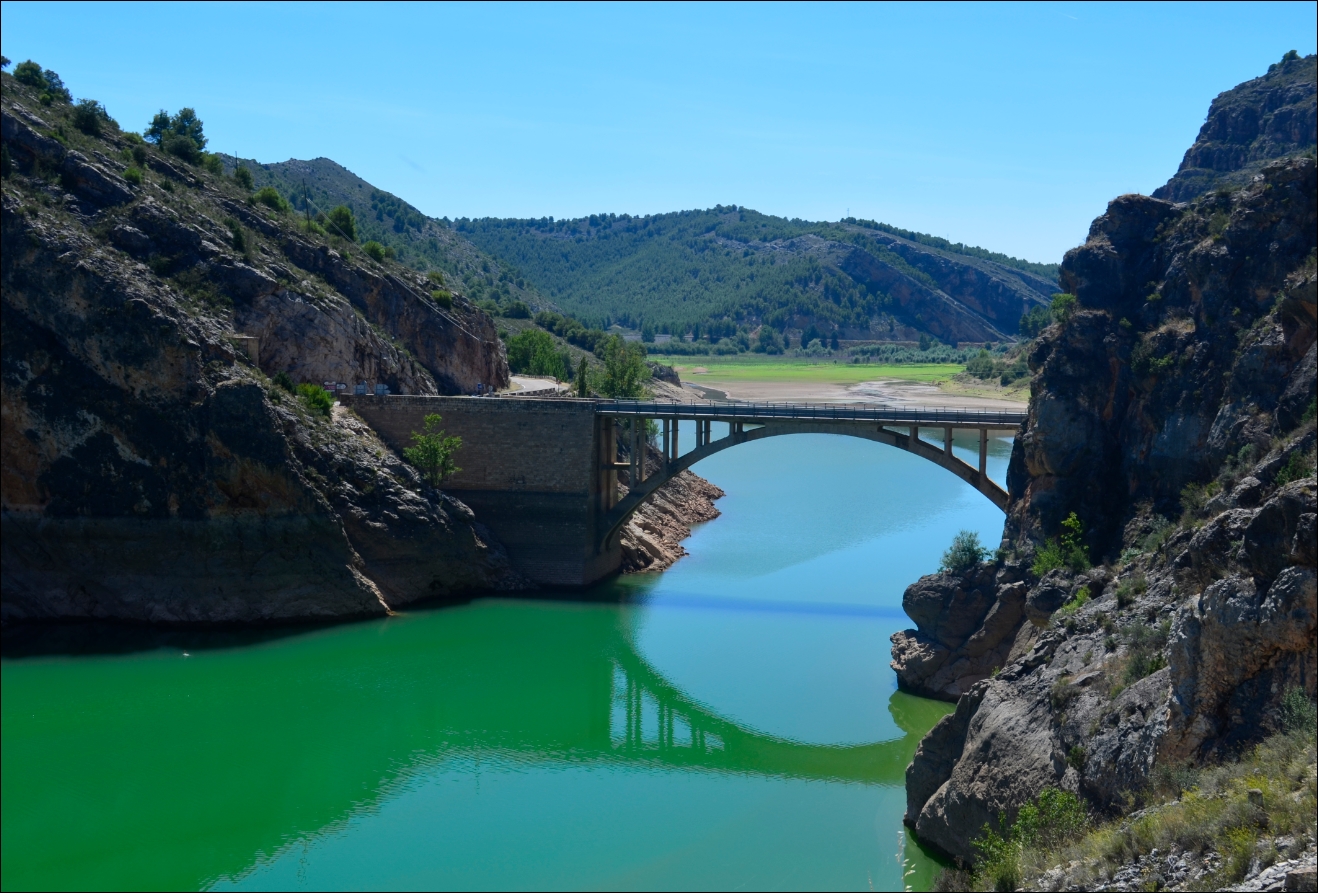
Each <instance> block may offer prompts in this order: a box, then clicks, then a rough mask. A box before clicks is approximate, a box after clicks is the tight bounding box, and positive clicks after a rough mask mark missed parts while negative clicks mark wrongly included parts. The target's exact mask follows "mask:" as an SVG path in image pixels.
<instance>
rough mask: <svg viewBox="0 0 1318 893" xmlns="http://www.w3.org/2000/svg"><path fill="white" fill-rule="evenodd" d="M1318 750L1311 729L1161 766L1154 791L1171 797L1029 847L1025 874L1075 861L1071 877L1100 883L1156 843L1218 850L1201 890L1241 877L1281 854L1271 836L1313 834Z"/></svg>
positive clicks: (1192, 849) (1199, 850)
mask: <svg viewBox="0 0 1318 893" xmlns="http://www.w3.org/2000/svg"><path fill="white" fill-rule="evenodd" d="M1316 757H1318V752H1316V751H1315V736H1314V733H1313V730H1312V729H1311V728H1309V729H1302V730H1297V731H1293V732H1290V733H1287V734H1282V735H1277V736H1274V737H1273V738H1270V739H1269V740H1267V741H1265V742H1264V743H1263V744H1261V745H1259V746H1258V747H1256V748H1255V749H1254V750H1253V751H1251V752H1250V753H1249V754H1247V755H1246V756H1245V757H1244V758H1242V759H1241V760H1239V761H1238V762H1234V763H1228V764H1225V765H1222V766H1216V767H1212V768H1207V769H1201V770H1198V771H1193V772H1187V771H1184V770H1183V771H1180V772H1176V771H1169V770H1163V771H1162V772H1160V773H1159V775H1158V777H1157V778H1156V779H1155V782H1154V785H1153V790H1151V791H1150V795H1151V796H1152V798H1154V799H1164V800H1165V801H1167V802H1164V803H1162V804H1160V805H1157V806H1152V807H1149V808H1147V809H1145V810H1142V811H1141V812H1140V813H1137V814H1136V816H1135V817H1134V818H1128V819H1121V820H1118V821H1115V822H1110V823H1107V824H1103V825H1100V826H1098V827H1096V828H1094V829H1093V830H1091V831H1090V832H1089V833H1088V834H1086V835H1085V836H1083V837H1081V838H1080V839H1078V840H1077V841H1076V842H1074V843H1072V844H1070V845H1068V846H1065V847H1062V848H1060V849H1057V850H1052V851H1037V850H1034V851H1031V850H1027V851H1026V852H1024V853H1023V854H1022V860H1021V861H1022V866H1021V867H1022V869H1023V871H1022V874H1023V875H1024V876H1025V877H1032V876H1038V875H1039V874H1042V873H1043V872H1044V871H1046V870H1047V869H1049V868H1050V867H1052V866H1055V865H1066V864H1068V863H1071V862H1073V861H1074V862H1079V863H1080V864H1081V868H1079V869H1078V875H1077V874H1075V873H1073V874H1072V877H1071V880H1072V882H1073V883H1081V884H1085V883H1101V882H1103V881H1104V880H1106V879H1108V878H1110V877H1111V876H1112V874H1113V873H1115V872H1116V870H1117V869H1119V868H1120V867H1122V866H1123V865H1126V864H1129V863H1131V862H1133V861H1135V860H1136V859H1138V858H1139V857H1141V856H1144V855H1147V854H1148V853H1149V852H1150V851H1152V850H1153V849H1155V848H1156V849H1157V850H1158V851H1159V852H1163V853H1167V852H1172V851H1179V852H1188V853H1198V854H1206V853H1209V852H1216V853H1219V854H1220V855H1221V856H1222V862H1221V867H1220V868H1219V869H1218V870H1217V871H1216V872H1215V873H1213V874H1211V875H1209V876H1205V877H1204V878H1202V879H1201V884H1202V887H1203V889H1218V888H1220V887H1221V886H1222V885H1224V884H1232V883H1236V882H1238V881H1240V880H1241V879H1243V878H1244V876H1245V873H1246V871H1247V870H1248V868H1249V865H1250V863H1251V862H1252V861H1253V860H1255V859H1258V860H1259V862H1260V864H1262V865H1268V864H1271V863H1272V862H1274V861H1276V860H1277V858H1278V854H1277V852H1276V851H1275V850H1274V849H1272V845H1271V842H1270V841H1271V840H1272V839H1273V838H1276V837H1279V836H1293V837H1300V838H1308V839H1312V838H1313V836H1314V833H1315V824H1316V823H1318V819H1316V817H1318V769H1316ZM1251 792H1253V793H1252V795H1251Z"/></svg>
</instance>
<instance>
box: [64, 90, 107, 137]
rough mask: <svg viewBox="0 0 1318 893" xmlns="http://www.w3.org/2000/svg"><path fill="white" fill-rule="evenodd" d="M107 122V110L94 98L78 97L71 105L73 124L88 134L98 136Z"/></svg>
mask: <svg viewBox="0 0 1318 893" xmlns="http://www.w3.org/2000/svg"><path fill="white" fill-rule="evenodd" d="M109 123H110V114H109V112H107V111H106V110H105V106H103V105H101V104H100V103H99V102H97V101H96V100H95V99H79V100H78V102H77V104H75V105H74V106H73V126H74V127H76V128H78V129H79V130H81V131H82V132H83V133H85V134H87V135H88V136H100V135H101V133H102V131H104V130H105V128H106V126H107V125H108V124H109Z"/></svg>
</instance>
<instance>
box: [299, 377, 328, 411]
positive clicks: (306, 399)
mask: <svg viewBox="0 0 1318 893" xmlns="http://www.w3.org/2000/svg"><path fill="white" fill-rule="evenodd" d="M297 395H298V397H299V398H300V399H301V400H302V405H303V406H305V407H306V408H307V409H308V410H310V411H311V412H313V413H315V414H317V415H323V416H325V418H329V415H330V410H331V409H332V408H333V406H334V398H333V397H332V396H331V395H330V392H329V391H327V390H325V389H324V388H322V387H321V386H320V385H318V384H300V385H298V386H297Z"/></svg>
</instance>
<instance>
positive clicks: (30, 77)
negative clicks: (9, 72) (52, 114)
mask: <svg viewBox="0 0 1318 893" xmlns="http://www.w3.org/2000/svg"><path fill="white" fill-rule="evenodd" d="M14 80H16V81H18V82H19V83H20V84H26V85H27V86H29V87H35V88H37V89H38V90H42V89H45V87H46V79H45V78H44V77H42V75H41V66H40V65H38V64H37V63H35V62H33V61H32V60H31V59H28V60H27V61H26V62H20V63H18V64H17V65H15V66H14Z"/></svg>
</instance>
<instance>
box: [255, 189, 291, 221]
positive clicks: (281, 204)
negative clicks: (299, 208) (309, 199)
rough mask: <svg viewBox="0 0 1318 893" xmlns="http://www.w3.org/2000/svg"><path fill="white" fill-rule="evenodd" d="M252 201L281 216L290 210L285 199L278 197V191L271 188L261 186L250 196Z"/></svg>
mask: <svg viewBox="0 0 1318 893" xmlns="http://www.w3.org/2000/svg"><path fill="white" fill-rule="evenodd" d="M252 201H254V202H256V203H257V204H260V205H265V206H266V207H267V208H270V209H271V210H272V211H278V212H280V213H281V214H282V213H284V212H286V211H288V210H290V209H291V206H290V205H289V204H288V201H287V199H285V198H284V197H283V196H282V195H280V194H279V190H277V189H275V187H273V186H262V187H261V188H260V189H258V190H257V191H256V193H255V194H254V195H253V196H252Z"/></svg>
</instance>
